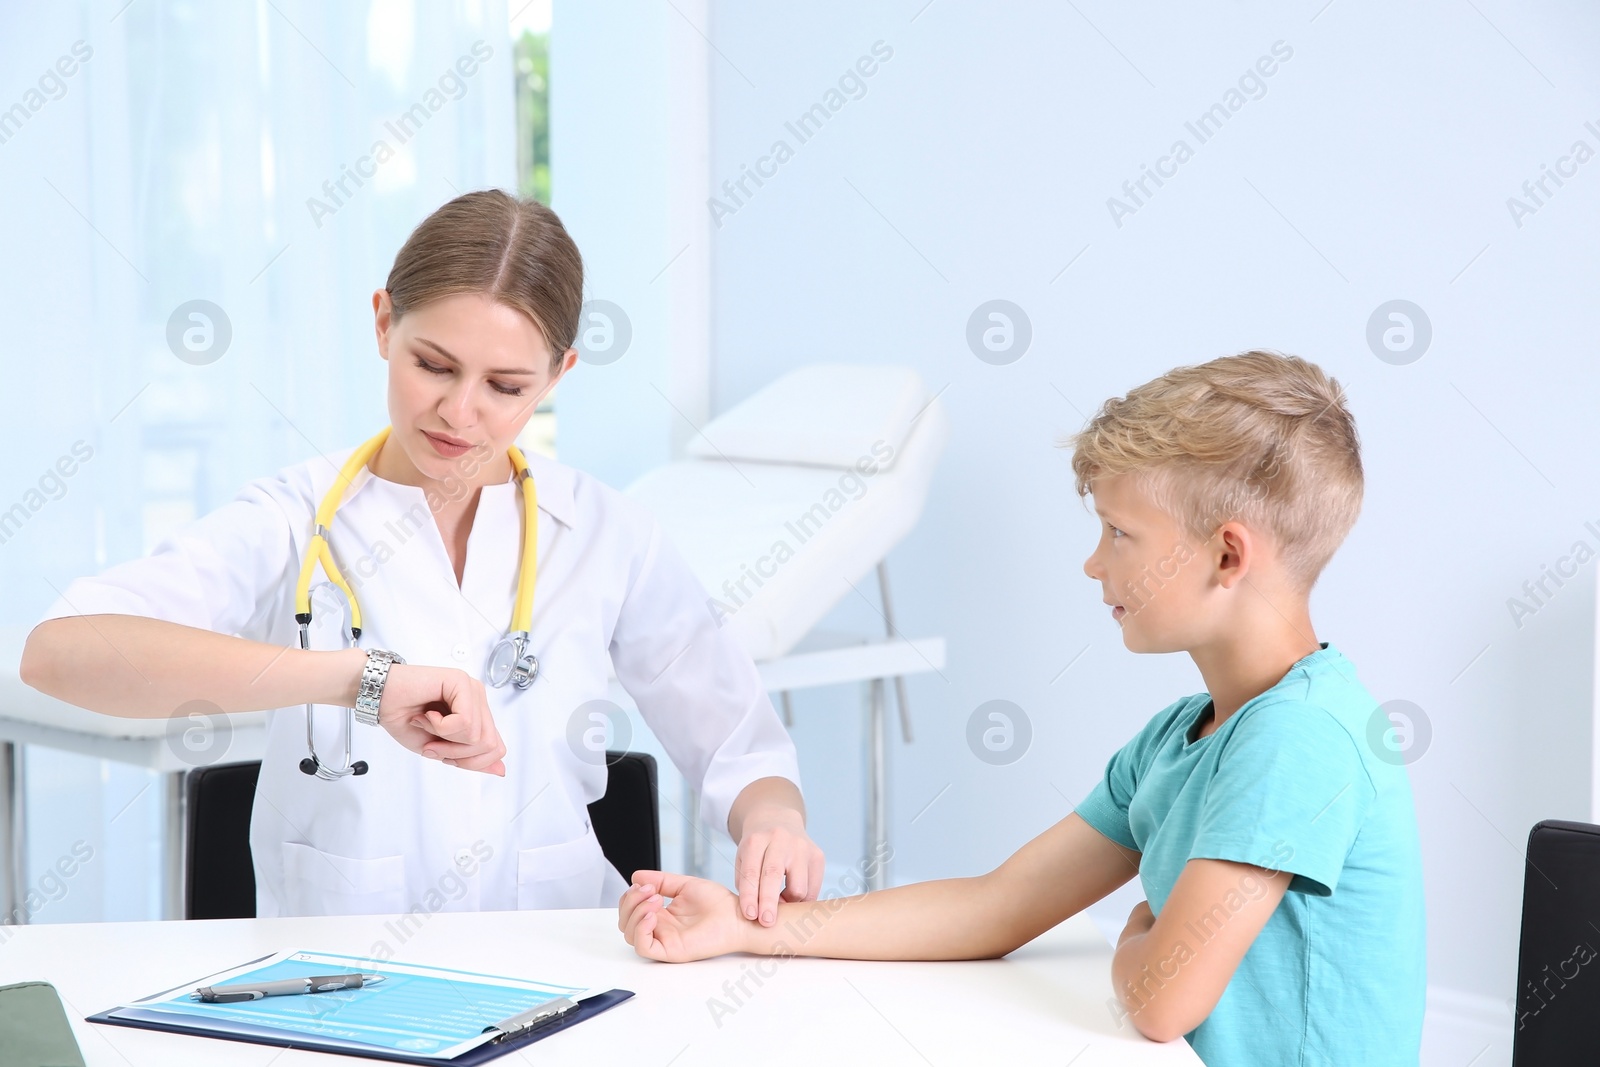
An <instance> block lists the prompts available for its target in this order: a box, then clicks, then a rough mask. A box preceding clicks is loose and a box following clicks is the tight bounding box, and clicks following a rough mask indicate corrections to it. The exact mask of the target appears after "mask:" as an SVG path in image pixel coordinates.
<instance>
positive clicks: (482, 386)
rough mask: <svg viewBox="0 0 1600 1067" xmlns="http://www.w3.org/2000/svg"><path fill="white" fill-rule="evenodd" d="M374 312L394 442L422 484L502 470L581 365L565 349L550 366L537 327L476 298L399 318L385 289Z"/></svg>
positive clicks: (448, 300)
mask: <svg viewBox="0 0 1600 1067" xmlns="http://www.w3.org/2000/svg"><path fill="white" fill-rule="evenodd" d="M372 306H373V310H374V312H375V318H376V322H375V325H376V328H377V335H378V352H379V354H380V355H381V356H383V358H384V359H385V360H387V361H388V363H389V421H390V422H391V423H392V424H393V427H394V429H393V430H392V431H391V434H390V441H391V442H393V443H396V444H398V445H399V446H400V448H401V450H402V451H403V452H404V453H405V456H406V458H407V459H409V460H410V461H411V465H412V466H413V467H415V468H416V470H417V472H418V473H419V474H421V475H422V476H424V477H426V478H430V479H434V480H439V481H442V480H445V479H447V478H460V477H462V476H463V475H465V477H466V478H467V480H468V481H472V482H477V481H479V479H477V478H475V477H473V474H474V473H476V472H477V471H479V470H483V469H485V468H486V469H487V472H488V477H491V478H492V477H494V476H495V472H498V471H505V470H506V468H505V466H504V465H503V464H502V463H501V462H500V459H499V457H503V456H504V455H505V452H506V449H507V448H508V447H509V446H510V445H512V444H513V443H514V442H515V441H516V437H517V434H519V433H521V432H522V427H523V426H524V425H526V424H527V421H528V419H529V417H531V416H532V414H533V410H534V408H535V407H536V406H537V405H538V403H539V401H540V400H542V399H543V398H544V396H545V395H546V394H547V393H549V391H550V390H551V389H552V388H554V387H555V384H556V382H557V381H559V380H560V379H561V377H562V376H563V375H564V374H565V373H566V372H567V371H568V370H570V369H571V367H572V365H573V364H574V363H575V362H577V358H578V356H577V352H576V350H573V349H568V350H567V352H566V353H565V355H564V358H563V359H562V361H561V363H560V365H559V366H557V367H552V366H551V358H550V347H549V345H548V344H546V343H545V339H544V335H543V334H542V333H541V332H540V331H539V328H538V327H537V326H535V325H534V323H533V320H531V319H529V318H528V317H527V316H526V315H524V314H523V313H522V312H520V311H518V310H516V309H515V308H511V307H507V306H506V305H504V304H501V303H498V302H496V301H494V300H491V299H489V298H488V297H486V296H483V295H481V294H477V293H459V294H456V295H454V296H447V297H441V298H439V299H438V300H434V301H430V302H429V303H426V304H423V305H421V306H419V307H415V308H412V309H411V311H409V312H408V313H407V314H405V315H404V316H402V317H401V318H399V319H398V320H396V319H395V318H394V316H393V308H392V306H391V304H390V302H389V294H388V292H387V291H386V290H383V289H379V290H378V291H377V292H376V293H374V294H373V297H372ZM469 467H470V470H469V469H468V468H469Z"/></svg>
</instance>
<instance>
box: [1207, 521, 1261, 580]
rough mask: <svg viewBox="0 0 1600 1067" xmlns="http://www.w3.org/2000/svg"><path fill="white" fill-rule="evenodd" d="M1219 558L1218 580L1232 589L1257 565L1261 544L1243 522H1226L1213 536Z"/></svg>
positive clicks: (1217, 557) (1217, 558)
mask: <svg viewBox="0 0 1600 1067" xmlns="http://www.w3.org/2000/svg"><path fill="white" fill-rule="evenodd" d="M1213 546H1214V551H1215V552H1216V560H1217V580H1218V581H1219V582H1221V583H1222V587H1223V588H1224V589H1232V588H1233V587H1234V586H1235V585H1237V584H1238V583H1239V582H1241V581H1243V580H1244V577H1245V575H1246V574H1248V573H1250V568H1251V567H1253V566H1255V562H1256V553H1257V552H1259V551H1260V548H1261V546H1260V544H1259V542H1258V541H1257V540H1256V536H1255V534H1254V533H1252V532H1251V531H1250V528H1249V527H1248V526H1246V525H1245V524H1244V523H1242V522H1225V523H1223V524H1222V525H1221V526H1219V527H1217V533H1216V536H1215V537H1214V538H1213Z"/></svg>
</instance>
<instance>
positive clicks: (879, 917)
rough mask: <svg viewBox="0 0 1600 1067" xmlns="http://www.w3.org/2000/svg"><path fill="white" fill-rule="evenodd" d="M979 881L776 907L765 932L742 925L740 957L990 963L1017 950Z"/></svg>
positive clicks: (953, 881) (927, 884) (983, 883)
mask: <svg viewBox="0 0 1600 1067" xmlns="http://www.w3.org/2000/svg"><path fill="white" fill-rule="evenodd" d="M985 889H986V880H985V879H984V878H949V879H944V880H941V881H936V882H920V883H918V884H916V885H907V886H899V887H896V888H894V889H884V890H881V891H879V892H876V893H866V894H863V895H861V896H854V897H831V898H829V899H826V900H809V901H803V902H800V903H787V902H786V903H782V904H780V905H778V921H777V922H775V923H774V924H773V925H772V926H770V927H764V926H760V925H758V924H756V923H746V924H744V928H745V935H746V942H745V944H744V945H742V946H741V948H742V949H743V950H744V951H746V952H752V953H756V954H758V955H765V956H825V957H829V958H832V959H857V960H973V959H994V958H997V957H999V956H1003V955H1005V954H1006V953H1007V952H1010V951H1012V950H1013V949H1015V948H1016V947H1017V945H1016V944H1013V943H1012V942H1013V940H1014V937H1013V935H1012V934H1011V932H1010V931H1009V930H1007V929H1006V927H1005V924H1004V922H1003V920H1002V919H1001V918H1000V917H1001V916H1003V915H1004V909H999V908H991V907H986V906H985V905H984V902H983V897H984V895H985Z"/></svg>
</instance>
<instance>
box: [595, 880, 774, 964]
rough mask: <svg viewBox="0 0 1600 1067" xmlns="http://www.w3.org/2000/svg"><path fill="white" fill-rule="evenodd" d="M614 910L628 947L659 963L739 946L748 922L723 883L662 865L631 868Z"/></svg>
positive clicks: (699, 957)
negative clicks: (662, 868)
mask: <svg viewBox="0 0 1600 1067" xmlns="http://www.w3.org/2000/svg"><path fill="white" fill-rule="evenodd" d="M664 897H670V898H672V903H671V904H670V905H668V904H667V902H666V901H665V900H664V899H662V898H664ZM617 912H618V915H617V929H619V930H621V931H622V935H623V936H624V937H625V938H627V940H628V944H630V945H632V946H633V950H634V951H635V952H637V953H638V954H639V955H641V956H643V957H644V958H645V959H650V960H661V961H662V962H664V963H686V962H688V961H689V960H703V959H705V958H706V957H708V956H720V955H722V954H723V953H725V952H739V951H741V950H743V949H744V947H745V935H746V929H747V927H749V926H751V925H753V924H750V923H747V922H746V920H744V919H742V918H740V916H739V905H738V900H737V898H736V897H734V895H733V894H732V893H730V892H728V890H726V889H724V888H723V887H722V886H720V885H718V884H717V883H715V882H710V881H707V880H706V879H704V878H690V877H687V876H685V875H681V874H667V873H665V872H663V871H638V872H636V873H635V874H634V876H633V885H632V886H631V887H629V889H628V891H627V892H626V893H624V894H622V900H621V901H620V902H619V903H618V905H617Z"/></svg>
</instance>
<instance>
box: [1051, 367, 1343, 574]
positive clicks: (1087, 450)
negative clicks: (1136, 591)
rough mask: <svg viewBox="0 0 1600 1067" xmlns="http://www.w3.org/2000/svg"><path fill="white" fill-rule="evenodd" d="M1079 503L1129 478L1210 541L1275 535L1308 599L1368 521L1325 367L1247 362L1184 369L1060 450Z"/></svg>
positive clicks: (1336, 391) (1105, 410) (1335, 390)
mask: <svg viewBox="0 0 1600 1067" xmlns="http://www.w3.org/2000/svg"><path fill="white" fill-rule="evenodd" d="M1061 444H1062V446H1063V447H1071V448H1072V450H1073V451H1072V473H1073V476H1074V478H1075V480H1076V488H1077V491H1078V495H1079V496H1080V497H1083V496H1087V495H1088V494H1089V493H1091V492H1092V491H1093V490H1092V483H1093V480H1094V479H1096V478H1099V477H1104V476H1110V475H1119V474H1131V475H1133V476H1134V478H1135V479H1136V481H1137V483H1138V484H1139V485H1140V486H1141V488H1143V489H1144V490H1145V491H1146V492H1147V493H1148V494H1149V495H1150V497H1151V498H1152V499H1153V500H1154V501H1155V503H1156V504H1157V506H1159V507H1161V508H1162V509H1163V510H1165V511H1166V512H1167V513H1168V514H1170V515H1172V516H1173V517H1174V518H1176V519H1177V520H1178V522H1179V523H1180V525H1181V526H1182V527H1183V528H1185V529H1187V530H1188V531H1190V532H1191V533H1192V534H1193V535H1194V536H1196V537H1198V538H1200V539H1201V540H1203V541H1208V540H1210V538H1211V536H1212V535H1213V534H1214V533H1215V532H1216V530H1217V528H1218V527H1220V526H1221V525H1222V524H1223V523H1225V522H1228V521H1230V520H1237V521H1240V522H1243V523H1245V524H1246V525H1249V526H1254V527H1256V528H1258V529H1263V530H1265V531H1267V532H1268V533H1270V534H1271V535H1272V537H1273V539H1274V541H1275V542H1276V544H1277V546H1278V550H1279V553H1280V555H1281V557H1282V559H1283V561H1284V564H1285V567H1286V569H1287V570H1288V572H1289V574H1290V577H1291V579H1292V580H1295V581H1296V582H1297V583H1298V584H1299V585H1300V587H1301V588H1302V589H1303V590H1305V591H1309V590H1310V588H1311V586H1312V584H1313V583H1315V582H1316V580H1317V576H1318V575H1319V574H1321V573H1322V569H1323V567H1325V566H1327V563H1328V560H1330V559H1331V558H1333V554H1334V552H1335V551H1336V550H1337V549H1338V547H1339V545H1340V544H1341V543H1343V541H1344V539H1345V535H1347V534H1348V533H1349V532H1350V528H1351V527H1352V526H1354V525H1355V522H1356V516H1357V515H1358V514H1359V513H1360V511H1361V495H1362V488H1363V477H1362V472H1361V442H1360V439H1359V438H1358V437H1357V435H1356V423H1355V417H1354V416H1352V415H1351V414H1350V410H1349V408H1347V407H1346V406H1345V391H1344V388H1343V387H1342V386H1341V385H1340V384H1339V383H1338V382H1337V381H1336V380H1335V379H1333V378H1330V377H1328V375H1327V374H1325V373H1324V372H1323V370H1322V368H1321V367H1318V366H1317V365H1316V364H1315V363H1312V362H1310V361H1308V360H1304V359H1301V358H1300V357H1298V356H1287V355H1283V354H1281V353H1278V352H1245V353H1242V354H1240V355H1237V356H1225V357H1223V358H1221V359H1214V360H1211V361H1210V362H1209V363H1201V364H1197V365H1193V366H1185V367H1178V368H1176V369H1174V370H1171V371H1168V372H1167V373H1166V374H1163V375H1162V376H1161V377H1159V378H1156V379H1154V380H1153V381H1149V382H1146V383H1145V384H1144V385H1141V386H1139V387H1138V388H1136V389H1133V390H1132V391H1130V392H1129V393H1128V395H1127V396H1124V397H1113V398H1112V399H1110V400H1107V401H1106V402H1105V403H1104V404H1103V405H1101V408H1100V410H1099V411H1098V412H1097V413H1096V414H1095V416H1094V418H1092V419H1090V420H1089V424H1088V425H1087V426H1086V427H1085V428H1084V429H1083V430H1082V431H1081V432H1079V433H1077V434H1076V435H1074V436H1072V437H1070V438H1068V439H1066V440H1064V441H1062V442H1061Z"/></svg>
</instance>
